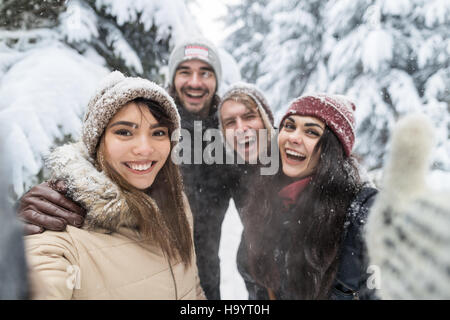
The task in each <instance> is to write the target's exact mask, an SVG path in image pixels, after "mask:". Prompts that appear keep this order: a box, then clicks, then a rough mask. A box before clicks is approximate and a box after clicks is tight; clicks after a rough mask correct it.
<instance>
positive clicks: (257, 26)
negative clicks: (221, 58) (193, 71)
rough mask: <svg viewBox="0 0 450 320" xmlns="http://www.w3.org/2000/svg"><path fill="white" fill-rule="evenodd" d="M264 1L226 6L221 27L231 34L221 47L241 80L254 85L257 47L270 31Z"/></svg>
mask: <svg viewBox="0 0 450 320" xmlns="http://www.w3.org/2000/svg"><path fill="white" fill-rule="evenodd" d="M268 2H269V1H268V0H260V1H253V0H243V1H241V2H240V3H236V4H232V5H228V6H227V7H228V14H227V15H226V16H225V23H226V24H227V26H229V28H230V29H232V30H234V31H233V32H232V33H231V34H230V36H229V37H228V39H227V41H225V43H224V45H225V48H226V49H227V51H228V52H230V53H231V54H232V55H233V57H234V58H235V59H236V60H237V61H238V64H239V67H240V69H241V75H242V77H243V78H244V79H245V80H246V81H249V82H252V83H255V82H256V79H257V78H258V77H259V76H260V71H259V64H260V62H261V58H262V57H263V55H262V53H261V47H262V44H263V41H264V39H265V37H266V35H267V33H268V32H269V31H270V27H269V21H270V19H271V18H272V16H271V15H267V14H266V9H265V8H266V6H267V4H268Z"/></svg>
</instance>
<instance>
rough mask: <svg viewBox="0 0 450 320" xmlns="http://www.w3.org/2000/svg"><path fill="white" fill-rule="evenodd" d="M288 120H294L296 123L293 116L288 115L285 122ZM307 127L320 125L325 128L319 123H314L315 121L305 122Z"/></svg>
mask: <svg viewBox="0 0 450 320" xmlns="http://www.w3.org/2000/svg"><path fill="white" fill-rule="evenodd" d="M287 120H289V121H292V122H294V123H295V120H294V119H292V117H287V118H286V120H285V121H284V122H286V121H287ZM305 127H319V128H320V129H322V130H325V129H324V128H322V127H321V126H320V125H319V124H318V123H314V122H307V123H305Z"/></svg>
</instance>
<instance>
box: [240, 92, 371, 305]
mask: <svg viewBox="0 0 450 320" xmlns="http://www.w3.org/2000/svg"><path fill="white" fill-rule="evenodd" d="M354 111H355V105H354V104H353V103H352V102H351V101H350V100H349V99H347V98H346V97H343V96H338V95H328V94H313V95H305V96H302V97H300V98H297V99H295V100H294V101H293V102H292V103H291V104H290V106H289V109H288V110H287V112H286V114H285V115H284V116H283V118H282V120H281V122H280V132H279V135H278V145H279V150H280V159H281V164H282V170H280V172H279V173H278V174H277V175H276V176H274V177H273V183H271V184H267V183H265V184H264V185H259V186H255V188H256V189H257V190H256V192H255V194H257V195H258V196H257V197H254V198H255V199H254V201H252V202H251V203H249V208H250V209H251V208H252V207H253V206H257V207H258V208H261V207H262V205H261V201H265V202H266V203H265V205H264V207H265V209H264V210H263V211H262V212H261V215H259V216H258V220H259V221H261V220H263V221H264V222H265V223H264V224H263V226H262V227H259V228H260V229H259V230H253V232H251V233H250V236H248V237H247V241H249V243H248V244H247V245H248V247H251V248H252V250H251V253H250V254H249V264H250V266H251V272H252V274H253V277H254V278H255V281H256V282H258V283H259V284H260V285H261V286H264V287H265V288H266V289H267V296H268V297H269V298H271V299H358V298H359V299H364V298H370V297H371V295H372V292H371V290H369V289H368V288H367V286H366V279H367V278H368V276H370V275H369V274H367V272H366V269H367V266H366V263H365V248H364V243H363V240H362V234H361V232H362V227H363V223H364V221H365V219H366V215H367V212H368V209H369V208H370V206H371V204H372V202H373V200H374V195H375V194H376V190H375V189H373V188H370V187H368V186H366V184H365V183H364V182H362V180H361V178H360V175H359V172H358V165H357V161H356V160H355V158H354V157H353V156H352V148H353V145H354V141H355V132H354V131H355V120H354ZM269 186H270V187H269ZM274 194H275V195H276V197H274V196H273V195H274ZM274 198H275V199H274ZM265 199H270V200H265ZM252 225H253V224H252ZM254 225H255V226H258V224H256V223H255V224H254ZM260 225H261V223H260V224H259V226H260ZM255 228H256V227H255Z"/></svg>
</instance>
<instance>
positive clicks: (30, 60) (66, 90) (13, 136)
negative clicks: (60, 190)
mask: <svg viewBox="0 0 450 320" xmlns="http://www.w3.org/2000/svg"><path fill="white" fill-rule="evenodd" d="M20 56H21V59H20V61H18V62H16V63H15V64H14V65H13V66H11V67H10V69H9V70H8V71H7V72H6V73H5V75H4V76H3V77H2V78H1V82H0V124H1V127H2V128H3V130H6V132H10V135H9V138H7V139H6V140H7V142H8V143H10V147H11V148H12V149H13V151H12V152H13V153H12V154H10V155H8V154H3V155H1V156H2V157H3V159H4V161H5V162H3V163H9V164H10V165H11V171H12V172H13V177H14V192H15V193H16V195H17V196H20V195H21V194H22V193H23V192H24V191H25V190H27V189H28V188H29V187H31V186H32V185H33V184H34V183H36V177H35V176H36V174H37V173H38V171H39V170H40V169H41V167H42V164H43V163H42V156H43V155H44V154H45V153H46V152H48V151H49V150H50V148H51V147H52V146H53V145H54V143H55V140H56V139H58V140H60V141H62V140H63V139H64V136H65V135H72V137H73V138H77V137H78V135H79V132H80V130H81V117H82V115H83V113H84V108H85V106H86V105H87V102H88V100H89V98H90V95H91V94H92V91H93V90H94V89H95V87H96V86H97V82H98V81H99V79H100V78H101V77H103V76H104V75H105V74H106V73H107V70H106V69H105V68H104V67H101V66H99V65H97V64H94V63H92V62H90V61H89V60H87V59H86V58H84V57H83V56H80V55H79V54H78V53H77V52H75V51H73V50H72V49H69V48H67V47H65V46H63V45H60V44H57V43H54V44H53V46H49V47H44V48H38V49H33V50H30V51H28V52H27V53H26V54H24V55H20ZM5 128H10V129H5ZM9 156H10V157H9ZM5 157H7V158H6V159H5ZM9 159H11V160H12V161H11V160H9ZM8 160H9V161H8Z"/></svg>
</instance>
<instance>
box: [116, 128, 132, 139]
mask: <svg viewBox="0 0 450 320" xmlns="http://www.w3.org/2000/svg"><path fill="white" fill-rule="evenodd" d="M114 134H117V135H119V136H127V137H130V136H131V135H132V134H131V132H130V131H129V130H126V129H119V130H117V131H115V132H114Z"/></svg>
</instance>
